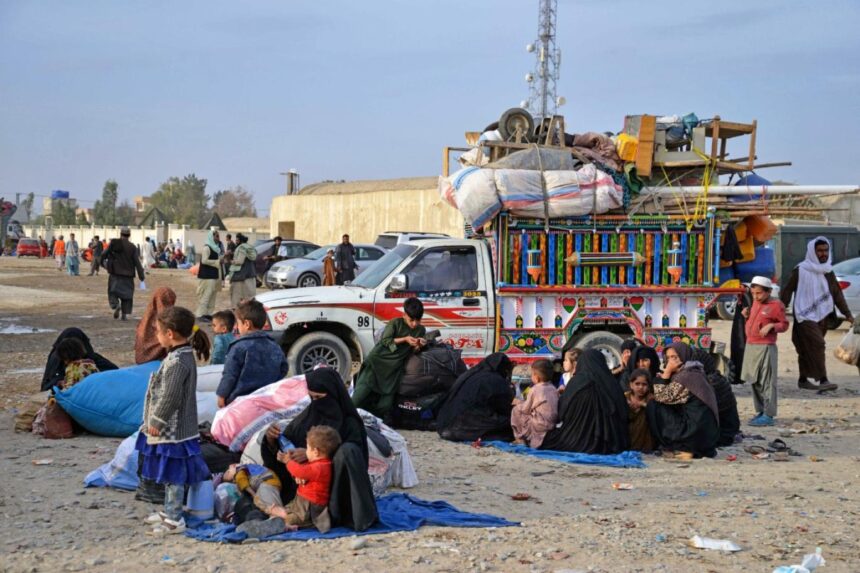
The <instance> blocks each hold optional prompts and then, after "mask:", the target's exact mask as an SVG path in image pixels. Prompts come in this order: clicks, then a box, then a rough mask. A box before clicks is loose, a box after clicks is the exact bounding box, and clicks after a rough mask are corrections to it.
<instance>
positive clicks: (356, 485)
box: [261, 368, 377, 531]
mask: <svg viewBox="0 0 860 573" xmlns="http://www.w3.org/2000/svg"><path fill="white" fill-rule="evenodd" d="M306 379H307V384H308V394H309V395H310V397H311V403H310V405H309V406H308V407H307V408H305V410H304V411H302V413H301V414H299V415H298V416H296V418H295V419H293V421H292V422H290V423H289V425H288V426H287V427H286V428H285V429H284V431H283V432H280V431H279V430H278V428H277V427H276V426H274V425H273V426H271V427H270V428H269V430H268V431H267V432H266V443H265V446H264V447H263V448H262V450H261V453H262V457H263V463H264V464H265V465H266V467H268V468H269V469H271V470H272V471H274V472H275V474H276V475H277V476H278V478H279V479H280V482H281V499H282V500H283V502H284V504H287V503H289V502H290V501H291V500H292V499H293V498H294V497H295V496H296V482H295V480H294V479H293V478H292V477H291V476H290V474H289V472H287V467H286V465H285V464H283V463H281V462H279V461H278V459H277V455H278V451H279V450H280V451H285V452H288V453H289V456H290V459H293V460H295V461H297V462H300V463H301V462H304V461H306V460H307V456H306V453H305V448H307V435H308V431H309V430H310V429H311V428H312V427H314V426H331V427H332V428H334V429H335V430H337V431H338V433H339V434H340V439H341V445H340V447H339V448H338V449H337V452H336V453H335V455H334V458H332V484H331V498H330V499H329V504H328V509H329V513H330V514H331V520H332V525H345V526H347V527H350V528H351V529H354V530H355V531H364V530H365V529H367V528H368V527H370V526H371V525H373V523H374V522H376V519H377V512H376V501H375V500H374V498H373V487H372V486H371V484H370V478H369V477H368V475H367V465H368V462H369V454H368V450H367V431H366V430H365V428H364V422H363V421H362V419H361V416H360V415H359V413H358V410H356V409H355V406H354V405H353V404H352V401H351V400H350V399H349V394H348V393H347V391H346V386H345V385H344V383H343V380H341V377H340V375H338V373H337V371H335V370H333V369H331V368H317V369H316V370H313V371H311V372H308V373H307V376H306Z"/></svg>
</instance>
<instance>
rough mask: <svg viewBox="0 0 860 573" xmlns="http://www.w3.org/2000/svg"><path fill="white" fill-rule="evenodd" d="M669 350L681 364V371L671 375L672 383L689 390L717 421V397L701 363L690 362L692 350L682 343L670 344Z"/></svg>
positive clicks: (718, 415)
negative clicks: (676, 355) (675, 354)
mask: <svg viewBox="0 0 860 573" xmlns="http://www.w3.org/2000/svg"><path fill="white" fill-rule="evenodd" d="M669 348H671V349H672V350H674V351H675V352H676V353H677V354H678V358H680V359H681V363H682V366H681V369H680V370H679V371H677V372H675V374H673V375H672V382H677V383H678V384H680V385H681V386H683V387H684V388H686V389H687V390H689V391H690V394H692V395H693V396H695V397H696V398H698V399H699V400H701V401H702V402H704V403H705V405H706V406H707V407H708V408H710V409H711V411H712V412H713V413H714V416H716V417H717V419H718V420H719V419H720V410H719V408H718V407H717V396H716V394H714V389H713V387H712V386H711V385H710V384H709V383H708V379H707V377H706V376H705V369H704V368H703V367H702V364H701V362H696V361H694V360H692V357H693V349H692V348H690V346H689V345H687V344H684V343H683V342H676V343H674V344H670V345H669Z"/></svg>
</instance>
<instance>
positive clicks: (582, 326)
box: [257, 215, 738, 379]
mask: <svg viewBox="0 0 860 573" xmlns="http://www.w3.org/2000/svg"><path fill="white" fill-rule="evenodd" d="M552 224H553V229H559V231H553V232H552V233H551V234H550V235H547V234H546V233H545V231H544V230H543V229H544V227H543V224H542V223H540V224H537V223H535V222H533V221H527V220H517V219H515V218H513V217H508V216H505V215H501V216H499V217H498V218H497V219H496V220H495V221H494V223H493V225H492V226H490V227H489V232H488V233H487V235H486V237H484V238H481V239H454V238H442V239H423V240H417V241H411V242H409V243H403V244H400V245H397V246H396V247H395V248H394V249H392V250H391V251H390V252H388V253H387V254H386V255H385V256H383V257H382V258H381V259H379V261H378V262H377V263H376V264H375V265H374V266H373V267H372V268H371V269H368V271H367V272H365V273H362V274H361V275H360V276H359V277H358V278H356V280H355V281H353V283H352V284H351V285H348V286H339V287H312V288H299V289H294V290H284V291H274V292H268V293H263V294H259V295H257V299H258V300H259V301H260V302H262V303H263V305H264V306H265V307H266V311H267V313H268V317H269V322H270V324H271V327H272V329H273V330H274V331H282V332H283V334H282V335H281V336H280V343H281V347H282V348H283V349H284V352H285V353H286V354H287V358H288V362H289V364H290V370H291V372H305V371H307V370H309V369H311V368H313V366H314V365H315V364H316V363H317V362H319V361H325V362H326V363H328V364H329V365H330V366H332V367H334V368H337V369H338V370H339V371H340V373H341V374H342V375H343V376H344V378H345V379H346V378H348V377H349V376H350V375H351V374H352V373H353V372H354V370H355V367H357V366H358V365H359V364H360V363H361V361H362V360H363V359H364V357H365V356H366V355H367V353H368V352H370V350H371V349H372V348H373V345H374V334H375V333H377V332H378V331H380V330H381V329H382V328H383V327H384V326H385V324H386V323H387V322H388V321H389V320H391V319H393V318H396V317H398V316H401V315H402V313H403V304H402V301H403V300H404V299H405V298H407V297H412V296H417V297H418V298H420V299H421V300H422V302H423V303H424V319H423V321H422V322H423V324H424V325H425V326H426V327H427V330H428V331H431V330H439V331H441V340H443V341H445V342H447V343H449V344H451V345H452V346H453V347H454V348H457V349H460V350H462V353H463V354H462V356H463V359H464V360H465V361H466V363H467V364H474V363H475V362H477V361H479V360H481V359H482V358H484V357H485V356H487V355H488V354H490V353H492V352H496V351H501V352H505V353H506V354H508V356H509V357H510V358H511V359H512V360H513V361H514V362H515V363H529V362H531V361H534V360H536V359H538V358H552V357H553V356H558V355H559V354H560V353H561V350H562V348H563V347H564V345H565V343H567V342H568V341H569V340H573V342H574V344H576V346H578V347H580V348H597V349H599V350H601V351H602V352H604V354H606V356H607V359H608V361H609V363H610V364H613V363H616V364H617V363H618V362H617V361H618V360H619V359H620V352H619V349H620V345H621V343H622V341H623V339H624V338H626V337H631V336H633V337H636V338H638V339H640V340H642V341H643V342H645V343H646V344H648V345H650V346H653V347H654V348H656V349H657V350H658V351H662V349H663V347H664V346H666V345H667V344H671V343H672V342H673V341H679V340H681V341H685V342H688V343H690V344H692V345H694V346H698V347H702V348H709V347H710V346H711V330H710V328H708V325H707V310H708V309H709V308H710V307H711V306H713V304H714V303H715V302H716V301H717V299H718V297H719V296H720V295H726V294H734V293H736V292H738V290H737V289H736V288H734V289H733V288H726V287H725V286H724V287H715V286H714V284H715V283H717V284H718V282H717V281H716V280H715V279H716V275H717V274H718V267H719V257H718V256H716V258H714V257H713V256H712V254H717V255H718V250H716V251H715V250H714V249H716V245H718V244H719V240H718V239H719V236H718V235H717V236H716V239H717V240H716V242H714V238H713V237H714V235H713V233H712V232H711V233H710V234H708V232H709V231H712V230H713V229H714V227H715V223H714V221H713V220H712V219H711V218H708V220H707V221H705V223H703V224H702V225H700V226H699V227H696V228H694V229H692V230H690V231H688V230H687V229H686V227H685V223H684V222H683V221H668V222H667V221H660V222H658V223H653V222H652V223H651V224H649V223H645V222H642V221H638V220H632V221H627V222H624V223H619V222H618V221H617V220H604V219H603V218H600V217H597V218H595V219H589V218H585V219H582V220H575V221H570V220H566V221H561V220H558V221H553V222H552ZM665 233H675V237H680V236H682V235H686V238H684V237H682V240H683V241H684V242H685V243H686V242H687V238H689V239H690V241H691V244H695V243H692V241H693V240H695V239H696V237H697V236H702V237H703V238H702V239H700V240H699V241H698V244H699V249H700V250H699V256H696V257H693V258H690V259H689V260H687V259H682V260H679V261H676V262H674V263H672V261H670V260H668V259H667V257H666V256H665V253H660V251H658V250H657V249H656V248H655V249H653V252H654V253H655V254H654V255H653V256H651V257H648V260H647V261H646V262H642V261H641V260H640V259H642V258H641V257H639V258H637V257H635V256H633V255H632V254H631V253H629V252H628V251H627V248H623V249H622V246H623V245H624V244H628V243H629V244H630V245H631V246H632V245H633V244H634V243H635V242H636V240H637V237H640V236H641V238H640V239H638V240H640V242H643V241H644V242H643V244H647V245H651V239H650V238H649V239H648V241H645V239H644V237H646V235H650V236H651V237H652V238H654V241H655V244H657V245H658V248H659V243H656V241H659V239H660V238H661V237H662V235H663V234H665ZM619 235H623V236H624V237H625V239H626V242H625V241H622V242H620V243H619V244H616V241H615V239H612V237H618V236H619ZM604 236H605V238H601V239H600V241H601V242H602V246H601V245H598V241H597V239H595V240H594V243H593V244H591V241H592V238H594V237H604ZM541 237H544V239H542V238H541ZM530 241H531V242H532V243H534V244H540V241H544V243H545V244H544V245H543V249H537V250H534V249H531V250H528V253H527V252H526V249H525V248H523V245H527V244H529V242H530ZM613 245H615V248H614V249H613ZM598 246H601V248H603V249H604V251H607V252H608V254H609V255H611V256H615V255H614V254H613V252H612V251H613V250H614V251H615V253H617V258H618V260H617V261H616V260H608V261H607V260H606V259H601V260H600V261H599V262H601V264H602V266H592V267H589V266H574V265H573V264H572V263H571V262H570V260H572V259H571V257H570V256H569V254H570V253H584V254H582V255H578V256H581V257H589V256H593V255H591V253H592V252H593V251H594V250H595V249H596V248H597V247H598ZM630 250H632V249H630ZM642 250H643V251H645V250H646V249H645V248H644V247H643V248H642ZM586 251H587V252H586ZM649 252H650V251H649ZM703 254H708V256H707V257H704V256H702V255H703ZM526 255H528V257H526ZM556 255H558V256H556ZM661 255H662V256H661ZM565 257H566V258H565ZM527 258H528V261H527V260H526V259H527ZM673 260H674V259H673ZM625 261H626V262H625ZM714 261H716V262H714ZM632 262H639V264H640V266H634V265H633V264H632ZM671 264H676V265H680V266H678V267H676V268H678V269H681V277H680V280H677V281H672V280H671V278H670V277H668V275H667V274H666V272H665V271H666V270H667V269H670V270H671ZM613 265H614V266H613ZM536 271H537V272H536Z"/></svg>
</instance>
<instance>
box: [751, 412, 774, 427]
mask: <svg viewBox="0 0 860 573" xmlns="http://www.w3.org/2000/svg"><path fill="white" fill-rule="evenodd" d="M774 423H775V422H774V420H773V418H771V417H770V416H768V415H767V414H762V415H761V416H759V417H758V418H756V419H755V420H750V423H749V425H750V426H773V425H774Z"/></svg>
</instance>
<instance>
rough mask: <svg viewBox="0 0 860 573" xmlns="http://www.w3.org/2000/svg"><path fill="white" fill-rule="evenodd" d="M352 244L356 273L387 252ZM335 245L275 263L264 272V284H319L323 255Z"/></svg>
mask: <svg viewBox="0 0 860 573" xmlns="http://www.w3.org/2000/svg"><path fill="white" fill-rule="evenodd" d="M353 246H354V247H355V262H356V264H357V265H358V271H357V272H356V275H359V274H361V273H362V272H363V271H365V270H367V269H368V268H369V267H370V266H372V265H373V263H375V262H376V261H378V260H379V259H381V258H382V255H384V254H385V253H386V252H387V251H386V249H383V248H382V247H377V246H376V245H363V244H361V245H353ZM335 247H337V245H326V246H324V247H320V248H318V249H316V250H315V251H311V252H310V253H308V254H306V255H305V256H303V257H297V258H295V259H290V260H287V261H280V262H277V263H275V264H274V265H272V268H271V269H269V272H268V273H266V286H268V287H269V288H272V289H274V288H287V287H316V286H320V285H321V284H322V283H323V257H325V254H326V253H327V252H328V250H329V249H334V248H335Z"/></svg>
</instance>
